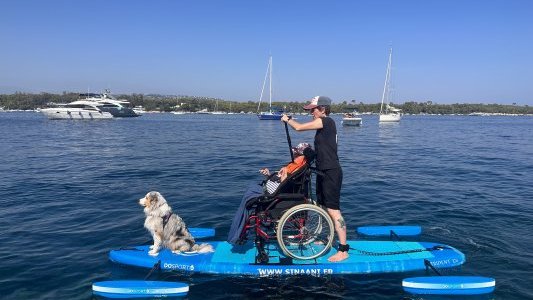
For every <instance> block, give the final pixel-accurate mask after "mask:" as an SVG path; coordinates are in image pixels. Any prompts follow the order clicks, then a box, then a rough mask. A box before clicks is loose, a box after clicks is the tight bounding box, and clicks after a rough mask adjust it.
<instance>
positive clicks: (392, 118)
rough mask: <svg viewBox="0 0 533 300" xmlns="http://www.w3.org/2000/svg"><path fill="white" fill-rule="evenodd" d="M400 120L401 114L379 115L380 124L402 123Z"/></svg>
mask: <svg viewBox="0 0 533 300" xmlns="http://www.w3.org/2000/svg"><path fill="white" fill-rule="evenodd" d="M400 119H401V115H400V114H385V115H379V121H380V122H400Z"/></svg>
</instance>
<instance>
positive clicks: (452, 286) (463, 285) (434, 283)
mask: <svg viewBox="0 0 533 300" xmlns="http://www.w3.org/2000/svg"><path fill="white" fill-rule="evenodd" d="M402 286H403V289H404V290H405V291H406V292H409V293H412V294H433V295H475V294H487V293H492V292H493V291H494V287H495V286H496V281H495V280H494V278H488V277H480V276H433V277H412V278H406V279H404V280H403V281H402Z"/></svg>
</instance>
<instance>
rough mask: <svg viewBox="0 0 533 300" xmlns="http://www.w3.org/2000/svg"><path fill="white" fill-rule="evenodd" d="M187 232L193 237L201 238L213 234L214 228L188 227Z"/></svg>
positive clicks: (212, 235)
mask: <svg viewBox="0 0 533 300" xmlns="http://www.w3.org/2000/svg"><path fill="white" fill-rule="evenodd" d="M189 232H190V233H191V234H192V236H193V237H194V238H195V239H202V238H208V237H214V236H215V229H214V228H202V227H193V228H189Z"/></svg>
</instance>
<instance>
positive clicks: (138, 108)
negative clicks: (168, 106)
mask: <svg viewBox="0 0 533 300" xmlns="http://www.w3.org/2000/svg"><path fill="white" fill-rule="evenodd" d="M133 111H134V112H135V113H136V114H137V115H139V116H140V115H142V114H145V113H146V110H144V107H142V106H141V105H137V106H135V107H134V108H133Z"/></svg>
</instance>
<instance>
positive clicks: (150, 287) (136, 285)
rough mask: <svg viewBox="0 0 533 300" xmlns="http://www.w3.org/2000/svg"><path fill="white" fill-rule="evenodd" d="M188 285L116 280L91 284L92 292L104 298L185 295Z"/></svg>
mask: <svg viewBox="0 0 533 300" xmlns="http://www.w3.org/2000/svg"><path fill="white" fill-rule="evenodd" d="M188 291H189V286H188V285H187V284H186V283H183V282H168V281H143V280H142V281H141V280H117V281H101V282H95V283H94V284H93V294H95V295H97V296H102V297H106V298H116V299H118V298H128V299H130V298H153V297H157V298H159V297H178V296H185V295H187V292H188Z"/></svg>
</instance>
